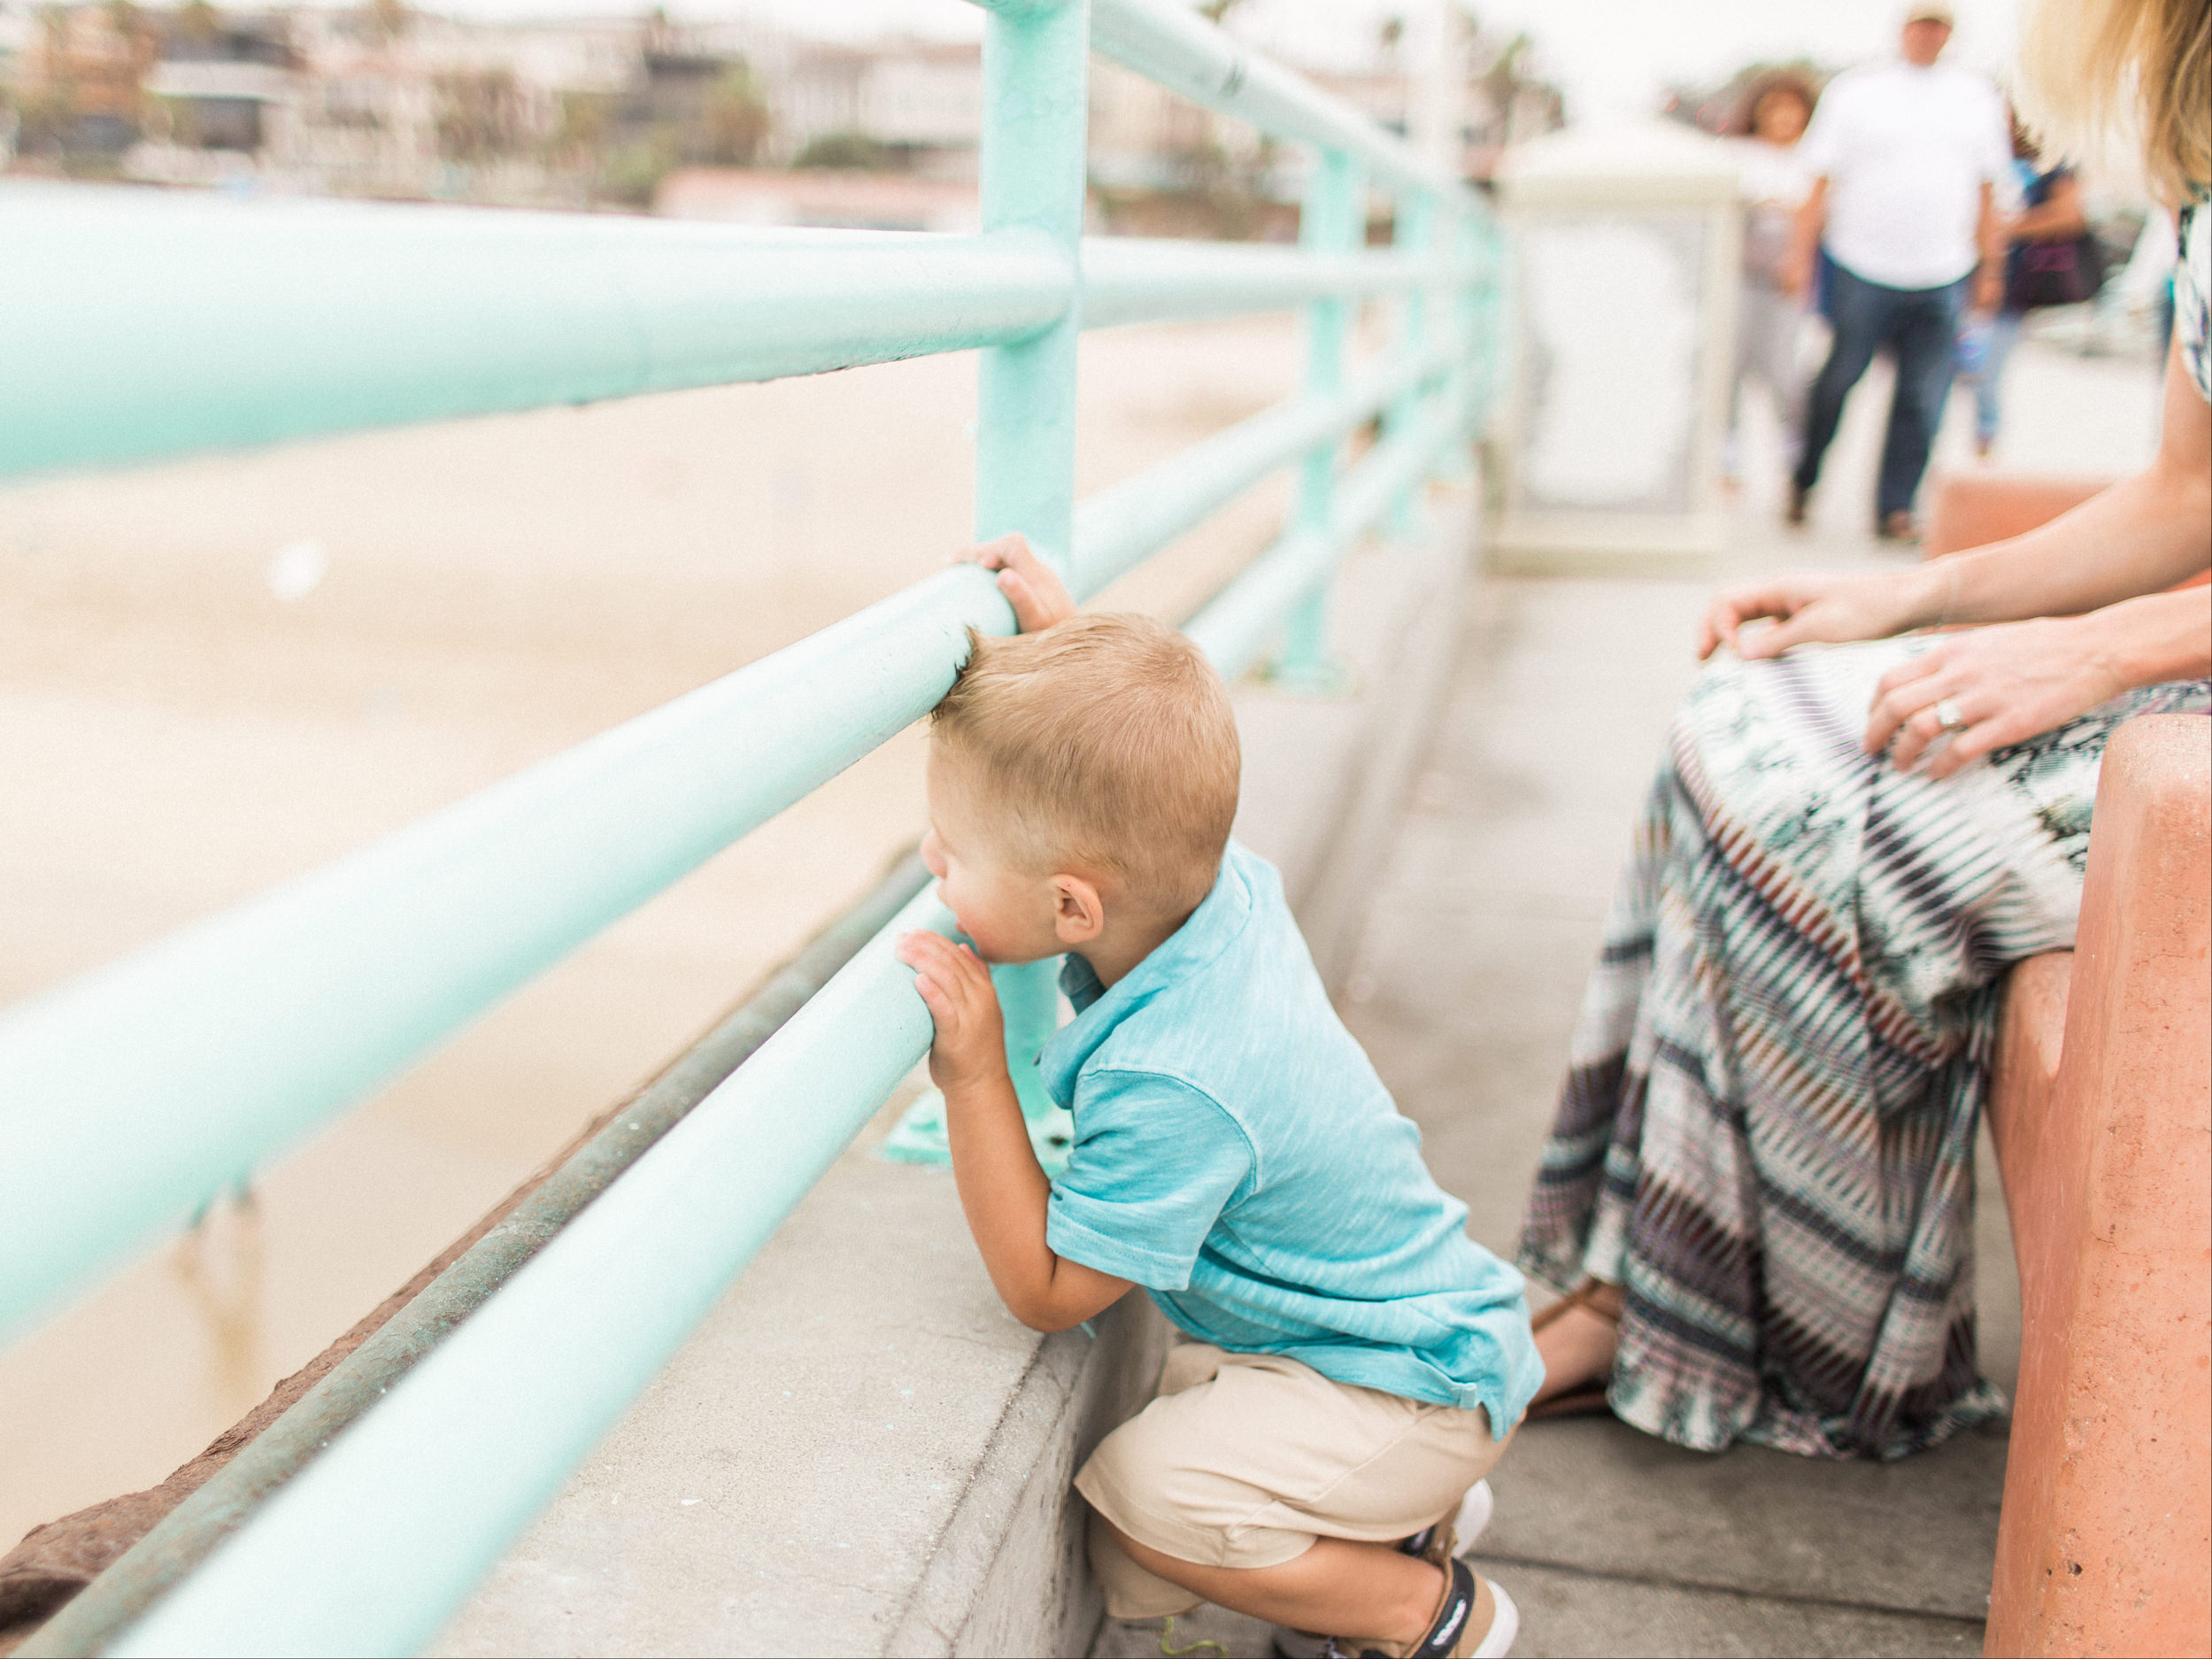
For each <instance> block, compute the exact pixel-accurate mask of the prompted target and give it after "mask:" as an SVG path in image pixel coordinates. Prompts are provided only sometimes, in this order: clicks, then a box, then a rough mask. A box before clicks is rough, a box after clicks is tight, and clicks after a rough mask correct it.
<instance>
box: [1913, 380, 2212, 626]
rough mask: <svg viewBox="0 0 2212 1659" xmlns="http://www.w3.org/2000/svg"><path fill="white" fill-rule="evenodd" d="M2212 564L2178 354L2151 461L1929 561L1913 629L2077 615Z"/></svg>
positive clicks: (2196, 435)
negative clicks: (2074, 502)
mask: <svg viewBox="0 0 2212 1659" xmlns="http://www.w3.org/2000/svg"><path fill="white" fill-rule="evenodd" d="M2208 564H2212V410H2208V407H2207V405H2206V404H2205V401H2204V399H2203V398H2202V397H2200V396H2199V395H2198V393H2197V389H2196V385H2195V383H2194V382H2193V381H2192V380H2191V379H2190V378H2189V375H2188V373H2187V371H2186V370H2185V368H2183V367H2182V366H2181V360H2180V353H2179V351H2175V352H2174V354H2173V355H2172V357H2171V359H2170V361H2169V364H2168V367H2167V376H2166V408H2165V427H2164V431H2163V433H2162V436H2161V438H2160V442H2159V451H2158V455H2157V458H2156V459H2154V460H2153V461H2152V463H2151V464H2150V465H2149V466H2148V467H2145V468H2144V469H2143V470H2142V471H2141V472H2139V473H2137V474H2136V475H2133V476H2132V477H2130V478H2123V479H2122V480H2121V481H2120V482H2118V483H2116V484H2115V485H2113V486H2112V488H2110V489H2109V490H2105V491H2103V492H2102V493H2101V494H2100V495H2097V496H2094V497H2092V498H2090V499H2089V500H2087V501H2085V502H2083V503H2082V505H2079V506H2077V507H2076V508H2075V509H2074V510H2073V511H2072V512H2070V513H2063V514H2062V515H2061V516H2060V517H2058V518H2055V519H2054V520H2052V521H2050V522H2049V523H2048V524H2046V525H2043V526H2041V527H2040V528H2039V529H2032V530H2030V531H2029V532H2028V533H2027V534H2026V535H2025V536H2014V537H2012V539H2011V540H2009V541H2003V542H1992V544H1990V545H1988V546H1987V547H1977V548H1976V549H1975V550H1974V551H1973V552H1966V553H1954V554H1953V555H1951V556H1950V557H1949V558H1947V559H1935V560H1932V561H1931V563H1930V564H1929V565H1928V566H1927V567H1925V568H1924V570H1923V571H1921V572H1915V575H1914V577H1913V583H1914V586H1915V590H1916V598H1915V606H1914V610H1915V614H1914V617H1913V621H1912V622H1911V624H1910V625H1911V626H1913V627H1918V628H1926V627H1932V626H1937V625H1939V624H1943V623H1948V622H2013V621H2025V620H2026V619H2028V618H2030V617H2035V616H2077V615H2080V614H2082V613H2085V612H2088V611H2096V610H2101V609H2103V608H2104V607H2105V606H2108V605H2116V604H2118V603H2119V602H2120V601H2121V600H2123V599H2132V598H2137V597H2139V596H2140V595H2143V594H2147V593H2156V592H2158V591H2160V590H2162V589H2165V588H2170V587H2172V586H2173V585H2174V584H2175V583H2177V582H2184V581H2186V580H2187V579H2188V578H2189V577H2191V576H2193V575H2196V574H2197V573H2198V572H2200V571H2201V570H2203V569H2204V568H2205V567H2206V566H2207V565H2208Z"/></svg>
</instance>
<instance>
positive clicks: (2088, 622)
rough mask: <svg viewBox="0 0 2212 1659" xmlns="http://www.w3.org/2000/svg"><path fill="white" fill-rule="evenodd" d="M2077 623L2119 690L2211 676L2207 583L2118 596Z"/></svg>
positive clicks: (2211, 599)
mask: <svg viewBox="0 0 2212 1659" xmlns="http://www.w3.org/2000/svg"><path fill="white" fill-rule="evenodd" d="M2081 625H2082V626H2083V627H2085V628H2086V629H2089V630H2090V635H2091V637H2092V638H2093V639H2094V640H2095V641H2096V642H2097V645H2096V648H2097V649H2098V651H2099V652H2100V654H2101V655H2103V657H2104V658H2105V660H2107V661H2108V663H2109V664H2110V665H2111V669H2112V673H2113V675H2114V677H2115V678H2116V679H2117V680H2118V681H2119V683H2120V684H2121V685H2122V686H2123V688H2124V689H2127V690H2133V689H2134V688H2135V687H2137V686H2142V685H2159V684H2162V683H2165V682H2166V681H2169V680H2201V679H2204V678H2206V677H2208V676H2212V588H2190V589H2186V590H2184V591H2182V592H2180V593H2154V594H2150V595H2148V596H2146V597H2145V598H2139V599H2126V600H2123V601H2122V602H2121V603H2120V604H2118V605H2112V606H2106V607H2105V608H2104V609H2103V610H2101V611H2099V612H2097V613H2095V614H2094V615H2093V616H2085V617H2084V618H2082V619H2081Z"/></svg>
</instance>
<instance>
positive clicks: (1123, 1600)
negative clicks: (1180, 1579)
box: [1084, 1509, 1203, 1618]
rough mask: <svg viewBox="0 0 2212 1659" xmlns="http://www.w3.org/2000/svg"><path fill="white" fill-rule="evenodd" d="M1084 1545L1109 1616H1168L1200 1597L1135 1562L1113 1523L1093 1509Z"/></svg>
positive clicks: (1185, 1609)
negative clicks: (1102, 1593) (1123, 1545)
mask: <svg viewBox="0 0 2212 1659" xmlns="http://www.w3.org/2000/svg"><path fill="white" fill-rule="evenodd" d="M1084 1545H1085V1548H1086V1550H1087V1552H1088V1554H1089V1555H1090V1557H1091V1572H1092V1573H1093V1574H1094V1575H1095V1576H1096V1577H1097V1578H1098V1587H1099V1588H1100V1589H1101V1590H1103V1591H1104V1592H1105V1593H1106V1613H1107V1616H1108V1617H1112V1618H1167V1617H1169V1616H1170V1615H1180V1614H1183V1613H1188V1612H1190V1611H1191V1609H1193V1608H1195V1607H1197V1606H1198V1603H1199V1601H1201V1600H1203V1598H1202V1597H1200V1596H1199V1595H1198V1593H1196V1592H1194V1591H1190V1590H1186V1589H1184V1588H1183V1586H1181V1585H1178V1584H1171V1583H1170V1582H1168V1580H1167V1579H1165V1578H1161V1577H1160V1575H1159V1574H1158V1573H1156V1572H1152V1571H1151V1570H1148V1569H1146V1568H1144V1567H1140V1566H1138V1565H1137V1560H1136V1558H1135V1557H1134V1556H1132V1555H1130V1554H1129V1551H1128V1550H1127V1549H1125V1548H1123V1547H1122V1546H1121V1536H1120V1534H1119V1533H1118V1532H1116V1531H1115V1529H1114V1524H1113V1523H1112V1522H1110V1521H1108V1520H1107V1519H1106V1516H1103V1515H1100V1514H1099V1513H1098V1510H1096V1509H1092V1510H1091V1512H1090V1516H1089V1518H1088V1528H1087V1532H1086V1535H1085V1538H1084Z"/></svg>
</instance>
